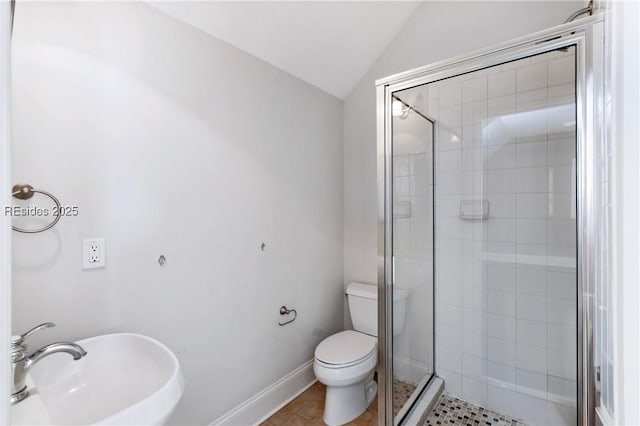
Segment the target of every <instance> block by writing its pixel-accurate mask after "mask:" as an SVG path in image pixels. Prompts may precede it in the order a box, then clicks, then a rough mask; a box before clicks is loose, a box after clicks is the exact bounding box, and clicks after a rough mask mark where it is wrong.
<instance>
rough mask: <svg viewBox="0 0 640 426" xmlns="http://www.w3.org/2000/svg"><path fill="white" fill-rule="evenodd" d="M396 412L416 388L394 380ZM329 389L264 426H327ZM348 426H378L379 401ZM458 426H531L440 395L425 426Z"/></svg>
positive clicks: (305, 397) (312, 393)
mask: <svg viewBox="0 0 640 426" xmlns="http://www.w3.org/2000/svg"><path fill="white" fill-rule="evenodd" d="M394 387H395V390H396V392H395V397H396V398H395V400H394V404H393V408H394V411H395V412H396V413H397V412H398V410H400V408H402V406H403V405H404V403H405V402H406V401H407V400H408V399H409V397H410V396H411V394H412V393H413V391H414V390H415V388H416V385H414V384H411V383H406V382H401V381H399V380H396V381H394ZM325 391H326V387H325V385H323V384H322V383H319V382H318V383H315V384H314V385H313V386H311V387H310V388H309V389H307V390H306V391H304V392H303V393H302V394H300V395H299V396H298V397H297V398H296V399H294V400H293V401H291V402H290V403H289V404H287V405H286V406H285V407H283V408H282V409H281V410H280V411H278V412H277V413H275V414H274V415H273V416H271V417H269V418H268V419H267V420H266V421H265V422H264V423H262V425H261V426H324V424H325V423H324V422H323V421H322V411H323V410H324V395H325ZM347 425H348V426H377V425H378V402H377V400H376V401H374V402H373V403H372V404H371V406H369V409H367V411H365V412H364V413H363V414H362V415H361V416H360V417H358V418H357V419H355V420H353V421H352V422H349V423H347ZM432 425H456V426H528V425H527V424H526V423H524V422H523V421H521V420H517V419H514V418H511V417H509V416H505V415H502V414H499V413H497V412H495V411H492V410H488V409H486V408H483V407H481V406H479V405H475V404H472V403H470V402H467V401H464V400H461V399H458V398H456V397H454V396H452V395H449V394H447V393H443V394H442V395H440V398H439V399H438V402H437V403H436V406H435V407H434V409H433V412H432V413H431V415H430V416H429V418H428V419H427V420H426V422H425V423H424V424H423V426H432Z"/></svg>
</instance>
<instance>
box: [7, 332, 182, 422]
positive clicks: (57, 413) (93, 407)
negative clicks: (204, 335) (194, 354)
mask: <svg viewBox="0 0 640 426" xmlns="http://www.w3.org/2000/svg"><path fill="white" fill-rule="evenodd" d="M76 343H78V344H79V345H80V346H82V347H83V348H84V349H85V350H86V351H87V355H86V356H85V357H84V358H82V359H80V360H78V361H74V360H73V359H72V358H71V357H70V356H69V355H68V354H64V353H61V354H55V355H51V356H49V357H47V358H45V359H43V360H42V361H40V362H39V363H38V364H36V365H35V366H34V367H33V369H32V370H31V372H30V374H29V377H28V378H27V385H28V387H29V389H30V394H31V396H29V397H28V398H27V399H25V400H24V401H22V402H19V403H17V404H16V405H14V406H13V407H12V408H11V422H12V424H15V425H26V424H29V425H34V424H49V425H90V424H96V425H161V424H164V423H166V422H167V420H168V419H169V417H170V416H171V414H172V413H173V411H174V410H175V408H176V405H177V404H178V401H179V400H180V398H181V397H182V393H183V391H184V377H183V375H182V370H181V369H180V364H179V363H178V359H177V358H176V356H175V355H174V354H173V352H171V351H170V350H169V349H168V348H167V347H166V346H164V345H163V344H162V343H160V342H158V341H156V340H154V339H152V338H150V337H146V336H142V335H140V334H131V333H118V334H107V335H104V336H97V337H91V338H89V339H85V340H80V341H78V342H76Z"/></svg>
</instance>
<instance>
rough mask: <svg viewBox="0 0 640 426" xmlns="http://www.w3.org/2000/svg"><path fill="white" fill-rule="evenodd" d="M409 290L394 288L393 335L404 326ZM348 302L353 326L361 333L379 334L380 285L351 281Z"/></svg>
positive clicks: (398, 332)
mask: <svg viewBox="0 0 640 426" xmlns="http://www.w3.org/2000/svg"><path fill="white" fill-rule="evenodd" d="M407 295H408V292H407V290H404V289H401V288H394V289H393V335H394V336H397V335H398V334H400V333H401V332H402V329H403V328H404V322H405V317H406V306H407ZM347 303H348V304H349V313H350V314H351V321H352V322H353V328H354V330H356V331H359V332H361V333H365V334H369V335H371V336H378V286H376V285H372V284H363V283H355V282H354V283H349V285H348V286H347Z"/></svg>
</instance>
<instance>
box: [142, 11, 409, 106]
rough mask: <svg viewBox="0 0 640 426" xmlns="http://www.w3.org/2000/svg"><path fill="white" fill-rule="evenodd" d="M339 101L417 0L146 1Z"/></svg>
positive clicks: (394, 31) (407, 18) (346, 94)
mask: <svg viewBox="0 0 640 426" xmlns="http://www.w3.org/2000/svg"><path fill="white" fill-rule="evenodd" d="M147 3H148V4H150V5H152V6H154V7H156V8H157V9H159V10H161V11H163V12H164V13H166V14H168V15H170V16H172V17H174V18H176V19H179V20H181V21H183V22H186V23H188V24H190V25H192V26H194V27H196V28H198V29H200V30H202V31H205V32H207V33H209V34H211V35H212V36H214V37H217V38H219V39H221V40H224V41H226V42H227V43H229V44H231V45H233V46H235V47H237V48H239V49H242V50H244V51H245V52H247V53H250V54H252V55H254V56H256V57H258V58H260V59H262V60H264V61H266V62H268V63H270V64H272V65H274V66H276V67H278V68H280V69H282V70H284V71H287V72H288V73H290V74H293V75H295V76H296V77H298V78H300V79H302V80H305V81H306V82H308V83H310V84H312V85H314V86H316V87H319V88H320V89H322V90H324V91H326V92H329V93H331V94H332V95H334V96H337V97H339V98H342V99H344V98H345V97H346V96H348V95H349V93H350V92H351V90H352V89H353V87H354V86H355V85H356V84H357V83H358V81H359V80H360V79H361V78H362V76H363V75H364V74H365V72H366V71H367V70H368V69H369V68H370V67H371V66H372V65H373V63H374V62H375V60H376V59H377V58H378V57H379V56H380V55H381V54H382V52H383V51H384V49H385V47H386V46H387V45H388V44H389V43H390V42H391V40H392V39H393V38H394V36H395V35H396V34H397V33H398V32H399V31H400V29H401V28H402V27H403V26H404V25H405V23H406V22H407V21H408V20H409V18H410V17H411V15H412V14H413V12H414V11H415V10H416V8H417V7H419V6H420V4H421V2H419V1H374V2H370V1H211V2H206V1H200V2H198V1H170V2H165V1H149V2H147Z"/></svg>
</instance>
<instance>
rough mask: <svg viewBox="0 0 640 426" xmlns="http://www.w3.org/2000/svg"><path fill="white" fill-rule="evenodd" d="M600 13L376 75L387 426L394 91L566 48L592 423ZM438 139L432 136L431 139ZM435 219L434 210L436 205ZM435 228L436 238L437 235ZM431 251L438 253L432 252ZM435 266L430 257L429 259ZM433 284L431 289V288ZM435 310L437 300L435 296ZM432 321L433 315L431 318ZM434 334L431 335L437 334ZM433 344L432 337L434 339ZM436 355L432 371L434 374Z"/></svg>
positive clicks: (381, 376)
mask: <svg viewBox="0 0 640 426" xmlns="http://www.w3.org/2000/svg"><path fill="white" fill-rule="evenodd" d="M602 22H603V18H602V16H601V15H597V16H592V17H588V18H584V19H581V20H578V21H574V22H571V23H568V24H563V25H559V26H556V27H553V28H550V29H548V30H544V31H540V32H537V33H534V34H530V35H528V36H525V37H521V38H517V39H515V40H512V41H509V42H506V43H502V44H499V45H496V46H493V47H491V48H488V49H483V50H480V51H476V52H473V53H471V54H468V55H463V56H459V57H455V58H452V59H449V60H446V61H442V62H437V63H435V64H432V65H428V66H425V67H421V68H417V69H414V70H410V71H407V72H403V73H400V74H395V75H392V76H390V77H386V78H383V79H380V80H378V81H376V102H377V125H376V127H377V168H378V179H377V183H378V262H377V264H378V336H379V341H378V388H379V394H378V413H379V424H380V425H385V426H391V425H393V424H394V415H393V340H392V339H393V334H392V330H393V324H392V318H393V313H392V309H393V287H392V277H393V269H392V268H393V265H392V259H391V255H392V253H393V252H392V249H393V247H392V244H393V216H392V204H393V201H392V186H393V182H392V177H393V170H392V164H393V163H392V128H391V122H392V114H391V98H392V95H393V93H394V92H396V91H399V90H403V89H408V88H411V87H415V86H419V85H423V84H427V83H432V82H435V81H438V80H442V79H445V78H450V77H454V76H457V75H461V74H465V73H469V72H473V71H478V70H481V69H484V68H489V67H493V66H496V65H500V64H503V63H506V62H510V61H515V60H518V59H522V58H526V57H529V56H533V55H537V54H541V53H545V52H549V51H553V50H556V49H560V48H563V47H568V46H575V49H576V144H577V146H576V147H577V149H576V169H577V177H576V178H577V180H576V183H577V188H576V192H577V206H576V207H577V210H576V214H577V235H576V237H577V292H578V293H577V296H578V297H577V301H578V302H577V305H578V306H577V325H578V327H577V343H578V360H577V368H578V370H577V371H578V374H577V384H578V424H579V425H581V426H591V425H593V424H594V421H595V418H594V414H595V404H596V391H595V384H596V368H595V366H594V353H593V350H594V347H593V318H594V310H595V306H594V305H593V303H594V300H595V299H594V280H595V276H596V275H595V272H596V265H595V259H596V256H595V254H596V246H595V236H596V232H595V231H596V218H597V216H596V214H597V213H596V208H597V206H595V205H594V204H595V200H594V196H593V193H594V191H595V190H596V189H597V188H598V187H599V185H600V182H597V181H595V179H594V176H595V173H594V171H595V167H596V164H595V158H596V156H595V150H596V149H597V147H598V145H597V142H598V141H600V140H602V139H601V138H602V131H603V129H602V120H601V117H602V115H601V114H598V113H597V112H598V111H602V99H603V90H602V84H603V78H602V69H603V52H602V45H603V43H602V37H603V31H602ZM434 142H435V141H434ZM433 217H434V221H435V211H434V215H433ZM435 232H436V230H435V228H434V238H435ZM434 256H435V252H434ZM434 267H435V262H434ZM435 284H436V283H434V288H435ZM434 310H435V298H434ZM436 321H437V318H436ZM434 339H435V337H434ZM434 347H435V342H434ZM435 361H436V360H435V358H434V371H435V373H434V374H435V375H437V370H436V365H435Z"/></svg>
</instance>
